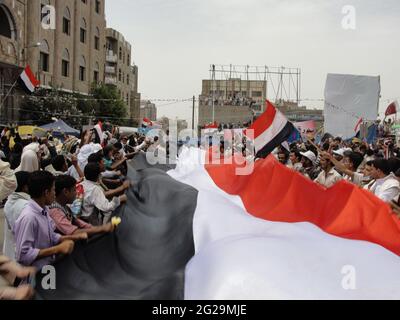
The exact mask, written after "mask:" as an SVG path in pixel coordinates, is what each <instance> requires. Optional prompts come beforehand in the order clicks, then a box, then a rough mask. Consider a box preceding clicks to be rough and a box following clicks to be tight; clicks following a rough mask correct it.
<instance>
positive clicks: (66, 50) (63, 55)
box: [62, 49, 69, 61]
mask: <svg viewBox="0 0 400 320" xmlns="http://www.w3.org/2000/svg"><path fill="white" fill-rule="evenodd" d="M62 58H63V60H65V61H69V51H68V49H64V51H63V54H62Z"/></svg>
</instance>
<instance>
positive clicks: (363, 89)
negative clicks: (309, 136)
mask: <svg viewBox="0 0 400 320" xmlns="http://www.w3.org/2000/svg"><path fill="white" fill-rule="evenodd" d="M380 93H381V85H380V77H379V76H377V77H370V76H356V75H342V74H328V78H327V80H326V87H325V110H324V115H325V132H328V133H330V134H332V135H334V136H340V137H342V138H344V139H350V138H352V137H354V136H355V135H356V132H354V128H355V127H356V125H357V123H358V122H359V121H360V119H363V120H364V121H374V120H376V119H377V117H378V112H379V97H380Z"/></svg>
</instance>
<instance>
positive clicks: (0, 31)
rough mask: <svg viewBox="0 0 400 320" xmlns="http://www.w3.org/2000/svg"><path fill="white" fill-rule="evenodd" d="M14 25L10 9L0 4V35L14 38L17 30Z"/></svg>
mask: <svg viewBox="0 0 400 320" xmlns="http://www.w3.org/2000/svg"><path fill="white" fill-rule="evenodd" d="M15 26H16V24H15V21H14V18H13V16H12V14H11V11H10V10H9V9H8V8H7V7H6V6H5V5H4V4H0V35H1V36H3V37H6V38H9V39H13V40H16V38H17V30H16V27H15Z"/></svg>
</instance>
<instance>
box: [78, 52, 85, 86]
mask: <svg viewBox="0 0 400 320" xmlns="http://www.w3.org/2000/svg"><path fill="white" fill-rule="evenodd" d="M79 80H80V81H85V80H86V59H85V57H84V56H81V57H80V59H79Z"/></svg>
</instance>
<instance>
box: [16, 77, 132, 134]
mask: <svg viewBox="0 0 400 320" xmlns="http://www.w3.org/2000/svg"><path fill="white" fill-rule="evenodd" d="M126 114H127V108H126V106H125V103H124V101H122V100H121V98H120V97H119V94H118V92H117V90H116V88H114V87H109V86H105V85H98V86H95V87H93V88H92V90H91V94H90V95H88V96H86V95H82V94H77V93H72V94H71V93H67V92H64V91H61V90H59V89H57V88H51V89H39V90H37V91H36V92H35V94H33V95H30V96H27V97H24V99H23V100H22V103H21V111H20V121H21V122H25V123H28V122H30V123H32V124H35V125H39V126H40V125H43V124H47V123H49V122H51V121H52V119H53V118H54V117H56V118H60V119H64V120H67V122H68V124H69V125H71V126H73V127H75V128H77V129H80V128H81V127H82V126H83V125H86V124H88V123H89V122H90V120H91V119H92V120H94V119H95V118H101V119H104V120H109V121H111V122H112V123H113V124H116V125H121V124H124V123H125V122H126V121H125V117H126Z"/></svg>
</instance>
